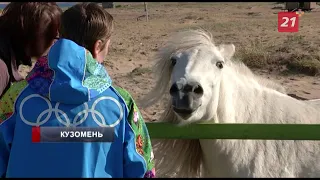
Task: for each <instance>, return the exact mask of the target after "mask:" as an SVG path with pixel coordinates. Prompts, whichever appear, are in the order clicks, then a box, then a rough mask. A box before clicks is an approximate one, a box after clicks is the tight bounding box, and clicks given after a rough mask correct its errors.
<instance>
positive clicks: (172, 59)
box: [171, 57, 177, 66]
mask: <svg viewBox="0 0 320 180" xmlns="http://www.w3.org/2000/svg"><path fill="white" fill-rule="evenodd" d="M171 63H172V66H174V65H176V63H177V59H176V58H173V57H172V58H171Z"/></svg>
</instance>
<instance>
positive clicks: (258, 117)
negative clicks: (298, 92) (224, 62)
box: [217, 67, 319, 123]
mask: <svg viewBox="0 0 320 180" xmlns="http://www.w3.org/2000/svg"><path fill="white" fill-rule="evenodd" d="M224 70H225V71H224V72H223V74H222V78H221V82H220V89H219V102H218V107H217V116H218V117H217V119H218V121H219V122H220V123H254V122H259V123H280V122H282V123H296V122H298V123H299V122H300V121H302V122H303V121H308V120H303V115H302V112H309V113H310V112H312V113H315V114H317V115H316V116H318V115H319V113H317V112H315V111H314V110H315V109H314V108H312V107H311V106H307V105H306V104H305V103H304V102H302V101H298V100H296V99H294V98H291V97H289V96H287V95H285V94H282V93H280V92H278V91H276V90H274V89H271V88H268V87H266V86H264V85H262V84H259V81H258V80H257V78H254V77H253V76H250V75H246V74H241V73H235V72H236V70H235V69H232V68H230V67H229V68H227V67H226V69H224ZM295 109H299V110H301V112H297V110H295ZM289 114H291V115H293V116H294V117H295V118H292V119H291V118H290V119H286V118H285V116H288V115H289ZM316 118H317V117H313V118H311V119H316ZM289 121H290V122H289ZM311 121H312V120H311Z"/></svg>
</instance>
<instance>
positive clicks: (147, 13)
mask: <svg viewBox="0 0 320 180" xmlns="http://www.w3.org/2000/svg"><path fill="white" fill-rule="evenodd" d="M143 4H144V12H146V20H147V22H148V21H149V12H148V5H147V3H146V2H143Z"/></svg>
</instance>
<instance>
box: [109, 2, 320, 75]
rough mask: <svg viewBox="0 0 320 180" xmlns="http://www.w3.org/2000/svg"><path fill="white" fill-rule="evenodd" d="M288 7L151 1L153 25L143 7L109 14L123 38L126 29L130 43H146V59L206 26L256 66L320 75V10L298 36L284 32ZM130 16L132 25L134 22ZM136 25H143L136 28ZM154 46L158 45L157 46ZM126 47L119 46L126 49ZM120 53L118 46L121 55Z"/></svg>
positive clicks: (125, 6) (305, 20)
mask: <svg viewBox="0 0 320 180" xmlns="http://www.w3.org/2000/svg"><path fill="white" fill-rule="evenodd" d="M283 6H284V5H283V4H282V3H280V2H274V3H272V2H260V3H256V2H255V3H213V2H208V3H192V2H189V3H178V2H172V3H162V2H152V3H148V7H149V14H150V18H149V19H150V21H149V23H146V22H145V18H140V19H138V22H137V20H136V19H137V17H138V16H141V15H143V13H144V7H143V3H116V7H117V8H115V9H107V10H108V11H109V12H110V13H111V14H112V15H114V16H115V19H116V21H117V22H116V24H117V26H116V28H117V29H118V32H117V34H119V35H120V36H121V35H123V34H122V33H124V31H132V34H131V37H128V38H131V40H133V41H131V40H130V41H131V42H130V43H131V44H135V43H139V42H143V43H144V45H145V46H144V47H141V48H140V49H139V50H137V51H136V53H137V54H138V51H143V52H145V57H143V59H145V58H147V59H150V58H151V57H152V54H153V52H154V50H157V48H158V45H161V44H162V43H163V41H165V39H166V38H167V34H168V33H170V32H173V31H176V30H179V29H185V28H194V27H202V28H205V29H207V30H209V31H210V32H212V34H213V35H214V37H215V38H216V40H217V41H218V42H217V43H234V44H235V45H236V48H237V53H236V57H237V58H238V59H240V60H242V61H244V62H245V63H246V64H247V65H248V66H249V67H251V68H258V69H266V70H268V71H272V72H276V73H282V74H283V73H284V72H285V73H302V74H307V75H312V76H314V75H319V72H320V55H319V52H320V51H319V50H320V46H319V45H320V36H319V32H320V31H319V29H320V24H319V23H318V21H319V19H318V17H319V15H320V12H319V10H318V9H316V10H313V11H312V12H311V13H308V12H306V13H305V14H304V15H303V16H302V17H301V18H300V26H299V27H300V28H299V32H298V33H279V32H278V31H277V13H278V12H280V11H281V10H280V9H281V8H282V7H283ZM130 18H131V21H132V22H130V23H128V21H130V20H129V19H130ZM135 21H136V22H135ZM125 23H126V24H125ZM130 26H131V27H132V26H137V27H134V29H131V28H130ZM137 29H139V30H138V31H137ZM136 31H137V32H136ZM159 33H160V34H159ZM159 35H160V37H159ZM116 36H117V35H116ZM145 37H148V38H145ZM116 38H117V37H115V39H116ZM116 41H118V40H116ZM121 41H123V40H121ZM154 44H156V45H157V46H156V47H152V46H153V45H154ZM123 45H124V43H123ZM123 45H121V48H120V47H119V48H120V49H123ZM137 46H139V45H137ZM120 49H118V48H117V47H114V50H115V51H120ZM133 51H134V50H133ZM116 54H117V53H115V54H114V55H116ZM124 54H125V53H123V52H122V53H121V55H120V54H118V55H120V56H122V55H124Z"/></svg>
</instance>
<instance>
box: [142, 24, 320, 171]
mask: <svg viewBox="0 0 320 180" xmlns="http://www.w3.org/2000/svg"><path fill="white" fill-rule="evenodd" d="M200 45H206V46H210V47H212V48H216V46H215V44H214V41H213V39H212V36H211V34H210V33H208V32H205V31H204V30H189V31H183V32H178V33H176V34H173V36H171V38H170V39H169V41H168V42H167V44H166V45H165V46H164V47H163V48H162V49H160V50H159V52H158V53H157V54H156V55H155V60H156V64H155V65H154V73H155V77H156V78H157V81H156V86H155V87H154V88H153V89H152V90H151V91H150V92H149V93H148V94H147V95H146V96H145V98H144V99H143V100H141V101H140V104H141V105H142V107H149V106H151V105H153V104H155V103H156V102H157V101H159V100H161V98H162V97H163V96H164V95H169V86H170V76H171V73H172V65H171V62H170V58H171V56H172V55H173V54H174V53H176V52H179V51H183V50H186V49H188V48H192V47H197V46H200ZM239 82H241V83H239ZM220 86H221V87H220V93H219V96H220V97H219V104H218V109H217V114H218V116H217V119H215V121H216V122H234V123H250V122H254V123H319V119H320V112H319V108H318V109H316V108H315V105H314V104H318V103H311V102H308V103H307V102H303V101H298V100H296V99H294V98H291V97H289V96H287V95H286V94H285V90H284V88H283V87H282V86H281V85H279V84H277V83H273V82H272V81H270V80H267V79H265V78H262V77H258V76H256V75H255V74H254V73H253V72H252V71H251V70H250V69H249V68H247V67H246V66H245V65H244V64H243V63H242V62H238V61H231V60H229V61H228V62H226V67H225V68H224V73H223V77H222V80H221V85H220ZM206 108H207V109H209V108H210V107H206ZM199 120H200V119H199ZM159 121H162V122H171V123H177V121H178V118H177V116H176V114H175V113H174V112H173V110H172V107H171V104H167V106H166V110H165V112H164V113H163V115H162V116H161V118H160V119H159ZM154 151H155V157H156V166H157V167H156V169H157V171H158V172H157V174H158V175H160V177H161V176H173V175H174V176H177V177H199V176H200V175H201V174H202V173H205V174H206V175H207V176H230V177H233V176H237V177H263V176H265V177H297V176H300V177H301V176H302V177H307V176H316V175H318V176H320V173H319V171H320V165H319V162H320V154H319V153H320V144H319V143H318V142H314V141H299V142H296V141H251V140H197V139H196V140H184V139H177V140H158V141H157V142H156V143H154ZM160 157H161V158H162V159H160ZM201 167H202V168H203V169H202V171H201ZM312 167H313V169H312ZM173 170H174V171H175V172H173ZM173 173H174V174H173ZM202 175H203V174H202Z"/></svg>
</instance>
